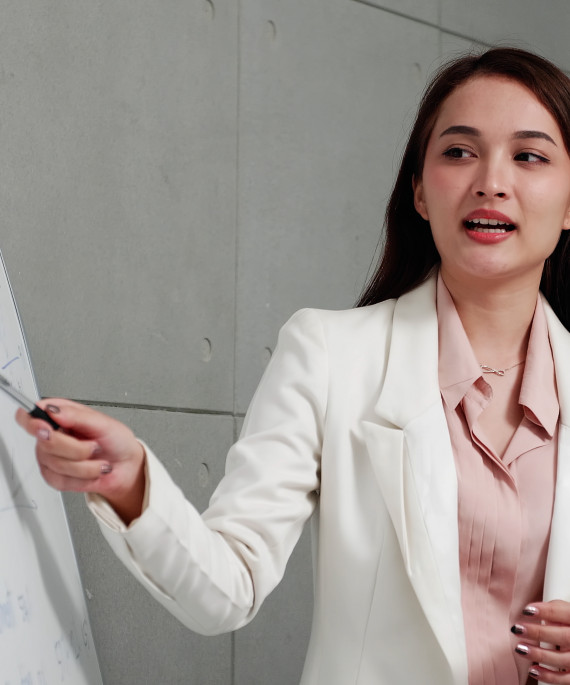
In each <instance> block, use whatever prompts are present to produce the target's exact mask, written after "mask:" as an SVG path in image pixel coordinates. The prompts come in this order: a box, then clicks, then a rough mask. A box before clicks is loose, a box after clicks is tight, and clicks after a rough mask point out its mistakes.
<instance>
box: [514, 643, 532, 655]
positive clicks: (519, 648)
mask: <svg viewBox="0 0 570 685" xmlns="http://www.w3.org/2000/svg"><path fill="white" fill-rule="evenodd" d="M515 652H517V654H528V653H529V652H530V648H529V647H527V646H526V645H517V646H516V647H515Z"/></svg>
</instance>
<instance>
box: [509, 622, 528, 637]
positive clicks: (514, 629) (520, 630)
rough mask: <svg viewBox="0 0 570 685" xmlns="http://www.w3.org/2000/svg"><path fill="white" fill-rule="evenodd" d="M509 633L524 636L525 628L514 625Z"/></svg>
mask: <svg viewBox="0 0 570 685" xmlns="http://www.w3.org/2000/svg"><path fill="white" fill-rule="evenodd" d="M511 633H514V634H515V635H524V633H525V627H524V626H521V625H519V624H518V623H515V625H514V626H513V627H512V628H511Z"/></svg>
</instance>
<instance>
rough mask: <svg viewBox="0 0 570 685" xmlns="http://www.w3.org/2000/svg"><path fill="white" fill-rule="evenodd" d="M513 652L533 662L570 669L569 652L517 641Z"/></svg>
mask: <svg viewBox="0 0 570 685" xmlns="http://www.w3.org/2000/svg"><path fill="white" fill-rule="evenodd" d="M515 652H516V653H517V654H520V655H521V656H522V657H524V658H525V659H529V660H530V661H533V662H534V663H539V664H543V665H545V666H550V667H551V668H556V669H558V670H560V671H565V670H568V669H570V652H564V651H558V650H556V649H546V648H544V647H540V646H538V645H532V644H528V643H526V642H519V643H518V644H517V646H516V647H515Z"/></svg>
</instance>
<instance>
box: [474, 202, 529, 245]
mask: <svg viewBox="0 0 570 685" xmlns="http://www.w3.org/2000/svg"><path fill="white" fill-rule="evenodd" d="M474 219H494V220H495V221H501V222H503V223H505V224H510V225H511V226H513V227H514V228H516V224H515V222H514V221H513V220H512V219H511V218H510V217H508V216H507V215H506V214H502V213H501V212H497V211H496V210H494V209H475V210H474V211H473V212H470V213H469V214H468V215H467V216H466V217H465V219H464V220H463V224H464V225H465V229H466V233H467V235H468V236H469V238H471V240H474V241H475V242H477V243H481V244H483V245H496V244H497V243H502V242H503V241H504V240H507V239H508V238H510V236H511V235H512V234H513V233H514V232H515V231H514V230H509V231H505V232H504V233H487V232H483V231H477V230H475V229H472V228H468V227H467V225H466V224H467V222H469V221H473V220H474ZM489 228H496V227H495V226H490V227H489Z"/></svg>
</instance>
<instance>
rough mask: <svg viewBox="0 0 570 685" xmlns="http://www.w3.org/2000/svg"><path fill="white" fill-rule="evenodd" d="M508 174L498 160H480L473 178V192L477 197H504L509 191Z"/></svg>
mask: <svg viewBox="0 0 570 685" xmlns="http://www.w3.org/2000/svg"><path fill="white" fill-rule="evenodd" d="M507 176H508V174H507V173H506V172H505V170H504V164H501V163H500V162H499V161H498V160H495V161H493V160H489V161H487V162H483V161H481V163H480V164H479V167H478V173H477V175H476V177H475V179H474V183H473V192H474V194H475V195H477V197H489V198H491V197H496V198H506V197H507V196H508V193H509V190H508V189H509V181H508V178H507Z"/></svg>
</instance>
